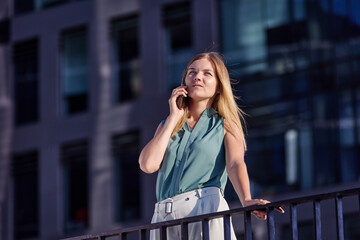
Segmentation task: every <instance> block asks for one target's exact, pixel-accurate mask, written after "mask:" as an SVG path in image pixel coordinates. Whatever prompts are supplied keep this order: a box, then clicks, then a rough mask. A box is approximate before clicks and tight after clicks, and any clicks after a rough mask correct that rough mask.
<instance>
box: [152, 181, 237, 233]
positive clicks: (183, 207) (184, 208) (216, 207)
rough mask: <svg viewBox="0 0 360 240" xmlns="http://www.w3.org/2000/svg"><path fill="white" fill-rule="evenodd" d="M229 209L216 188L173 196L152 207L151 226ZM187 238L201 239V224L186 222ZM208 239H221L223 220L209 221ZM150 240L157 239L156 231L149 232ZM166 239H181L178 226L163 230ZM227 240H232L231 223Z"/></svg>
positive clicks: (157, 230)
mask: <svg viewBox="0 0 360 240" xmlns="http://www.w3.org/2000/svg"><path fill="white" fill-rule="evenodd" d="M225 210H229V206H228V204H227V202H226V200H225V199H224V197H223V196H222V194H221V191H220V189H219V188H217V187H207V188H203V189H198V190H194V191H190V192H186V193H182V194H179V195H176V196H175V197H173V198H168V199H165V200H163V201H161V202H158V203H156V204H155V211H154V215H153V218H152V220H151V223H158V222H163V221H169V220H174V219H180V218H185V217H192V216H196V215H201V214H207V213H213V212H219V211H225ZM188 234H189V239H191V240H201V239H202V224H201V222H194V223H189V225H188ZM209 236H210V239H211V240H221V239H224V224H223V218H222V217H220V218H215V219H212V220H210V221H209ZM150 239H151V240H159V239H160V230H159V229H156V230H151V231H150ZM167 239H168V240H179V239H181V227H180V226H173V227H168V228H167ZM231 239H232V240H236V236H235V233H234V229H233V226H232V224H231Z"/></svg>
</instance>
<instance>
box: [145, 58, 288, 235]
mask: <svg viewBox="0 0 360 240" xmlns="http://www.w3.org/2000/svg"><path fill="white" fill-rule="evenodd" d="M169 106H170V114H169V115H168V117H167V118H166V120H164V121H162V122H161V123H160V124H159V126H158V128H157V130H156V132H155V135H154V137H153V138H152V139H151V141H150V142H149V143H148V144H147V145H146V146H145V147H144V149H143V150H142V152H141V154H140V157H139V164H140V168H141V169H142V170H143V171H144V172H146V173H154V172H156V171H158V170H159V173H158V177H157V183H156V197H157V200H158V202H157V203H156V204H155V211H154V216H153V219H152V223H154V222H161V221H167V220H173V219H179V218H184V217H190V216H194V215H200V214H206V213H211V212H217V211H224V210H228V209H229V207H228V204H227V202H226V200H225V199H224V197H223V193H224V189H225V185H226V182H227V177H228V176H229V179H230V181H231V183H232V184H233V186H234V189H235V190H236V192H237V195H238V196H239V199H240V201H241V203H242V205H243V206H250V205H255V204H257V205H262V204H266V203H268V201H266V200H262V199H252V198H251V194H250V187H249V177H248V173H247V168H246V165H245V162H244V152H245V150H246V142H245V137H244V131H243V127H242V124H241V120H242V118H243V112H242V111H241V110H240V109H239V107H238V106H237V104H236V102H235V99H234V95H233V93H232V88H231V84H230V79H229V73H228V71H227V68H226V67H225V64H224V62H223V59H222V57H221V56H220V54H218V53H215V52H209V53H201V54H198V55H196V56H195V57H194V58H193V59H192V60H191V61H190V62H189V63H188V65H187V67H186V70H185V71H184V74H183V78H182V84H181V86H179V87H177V88H175V89H174V90H173V92H172V95H171V97H170V99H169ZM280 210H281V211H283V210H282V209H280ZM253 214H254V215H255V216H256V217H257V218H259V219H266V213H265V212H262V211H254V212H253ZM209 224H210V226H209V229H210V239H214V240H215V239H216V240H219V239H223V238H224V232H223V222H222V219H221V218H219V219H214V220H211V221H210V222H209ZM188 233H189V239H202V238H201V236H202V231H201V224H200V223H192V224H189V229H188ZM231 235H232V238H231V239H236V237H235V234H234V230H233V229H232V228H231ZM150 236H151V239H154V240H155V239H160V238H159V231H158V230H156V231H155V230H154V231H151V233H150ZM180 237H181V232H180V227H170V228H168V229H167V239H180Z"/></svg>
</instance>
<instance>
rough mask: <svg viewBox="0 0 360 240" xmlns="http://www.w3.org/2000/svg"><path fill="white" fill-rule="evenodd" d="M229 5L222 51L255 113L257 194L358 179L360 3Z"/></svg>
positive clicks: (223, 16)
mask: <svg viewBox="0 0 360 240" xmlns="http://www.w3.org/2000/svg"><path fill="white" fill-rule="evenodd" d="M219 6H220V9H219V11H220V33H221V35H220V36H221V50H222V52H223V53H224V55H225V56H226V59H227V65H228V68H229V71H230V75H231V77H232V78H233V79H235V80H237V84H235V85H234V89H235V91H236V94H237V95H239V96H241V99H242V101H239V105H240V106H243V109H244V110H245V111H246V112H247V113H248V114H249V116H248V118H247V122H248V136H247V140H248V146H249V149H248V153H247V154H246V156H245V159H246V162H247V164H248V169H249V175H250V178H251V181H252V184H253V185H254V186H255V187H254V189H253V190H254V193H255V194H256V195H257V194H264V193H270V194H271V193H275V192H279V191H287V190H289V189H309V188H315V187H321V186H325V185H329V184H336V183H341V182H350V181H356V180H358V179H359V177H360V166H359V163H358V160H357V159H358V158H359V157H360V156H359V149H360V139H359V134H358V133H359V130H358V129H359V123H360V121H359V110H360V109H359V99H360V97H359V96H358V94H359V90H358V89H359V88H360V83H359V82H358V79H359V77H360V75H359V64H360V52H359V48H360V41H359V39H360V4H359V2H358V1H354V0H347V1H343V0H308V1H305V0H276V1H270V0H267V1H262V0H241V1H240V0H224V1H219ZM234 22H235V24H234Z"/></svg>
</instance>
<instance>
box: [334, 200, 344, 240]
mask: <svg viewBox="0 0 360 240" xmlns="http://www.w3.org/2000/svg"><path fill="white" fill-rule="evenodd" d="M335 206H336V227H337V235H338V240H344V221H343V220H344V219H343V208H342V196H336V198H335Z"/></svg>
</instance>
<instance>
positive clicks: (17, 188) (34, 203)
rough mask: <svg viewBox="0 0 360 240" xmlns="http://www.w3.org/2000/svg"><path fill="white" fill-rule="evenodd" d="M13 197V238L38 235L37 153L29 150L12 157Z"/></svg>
mask: <svg viewBox="0 0 360 240" xmlns="http://www.w3.org/2000/svg"><path fill="white" fill-rule="evenodd" d="M11 170H12V171H11V172H12V177H13V194H14V195H13V197H14V205H13V211H14V239H30V238H33V237H37V236H38V235H39V222H40V221H39V200H38V197H39V184H38V173H39V171H38V153H37V151H30V152H24V153H19V154H15V155H14V156H13V157H12V163H11Z"/></svg>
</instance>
